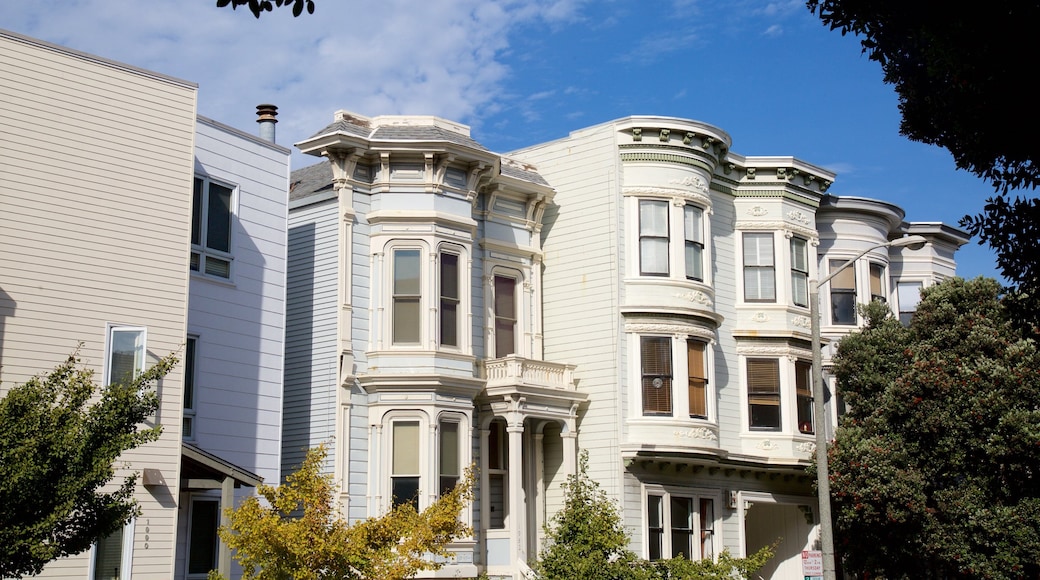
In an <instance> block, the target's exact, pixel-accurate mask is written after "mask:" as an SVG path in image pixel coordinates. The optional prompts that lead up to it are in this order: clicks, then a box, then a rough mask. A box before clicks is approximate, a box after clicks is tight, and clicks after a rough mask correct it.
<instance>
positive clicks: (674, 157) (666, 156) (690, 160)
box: [621, 145, 715, 171]
mask: <svg viewBox="0 0 1040 580" xmlns="http://www.w3.org/2000/svg"><path fill="white" fill-rule="evenodd" d="M641 147H642V148H645V147H646V146H645V145H644V146H641ZM665 147H666V146H665ZM684 153H687V151H684ZM688 153H690V154H688V155H679V154H676V153H663V152H662V153H659V152H654V151H631V152H622V153H621V161H622V162H625V161H628V162H633V161H655V162H659V163H675V164H676V165H686V166H689V167H698V168H701V169H704V170H705V171H712V170H713V167H712V166H713V165H714V164H715V163H714V161H713V160H711V159H703V158H704V157H705V156H704V155H696V153H694V152H693V151H689V152H688Z"/></svg>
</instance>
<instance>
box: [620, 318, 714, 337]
mask: <svg viewBox="0 0 1040 580" xmlns="http://www.w3.org/2000/svg"><path fill="white" fill-rule="evenodd" d="M625 332H628V333H631V334H672V335H687V336H695V337H697V338H700V339H703V340H707V341H714V340H715V332H714V331H712V330H709V329H707V328H703V327H700V326H697V325H694V324H681V323H679V324H677V323H675V322H662V323H657V322H626V323H625Z"/></svg>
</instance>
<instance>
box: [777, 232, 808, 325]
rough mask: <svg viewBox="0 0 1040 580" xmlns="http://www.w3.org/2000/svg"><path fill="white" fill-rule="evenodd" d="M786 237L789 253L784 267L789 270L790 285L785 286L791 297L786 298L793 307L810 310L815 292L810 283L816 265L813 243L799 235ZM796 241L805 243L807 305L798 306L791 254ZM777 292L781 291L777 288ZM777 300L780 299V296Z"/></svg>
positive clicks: (786, 255)
mask: <svg viewBox="0 0 1040 580" xmlns="http://www.w3.org/2000/svg"><path fill="white" fill-rule="evenodd" d="M786 237H787V252H786V253H785V256H784V264H783V265H784V267H785V269H786V270H787V273H788V282H789V283H788V284H786V285H784V286H785V288H784V291H785V292H786V293H787V294H788V295H789V296H787V297H786V298H785V301H786V300H789V301H790V303H791V305H792V306H794V307H795V308H805V309H808V308H809V300H810V296H811V295H812V290H813V289H812V288H811V287H810V282H811V281H812V279H813V264H814V259H813V258H814V256H813V251H812V250H811V248H812V241H811V240H810V239H808V238H806V237H805V236H802V235H797V234H788V235H787V236H786ZM795 239H799V240H801V241H803V242H805V304H797V303H796V302H795V301H794V300H795V292H794V274H795V268H794V259H793V257H792V255H791V254H792V249H793V246H794V240H795ZM778 286H780V285H778ZM777 291H778V292H779V291H780V289H779V288H777ZM777 298H778V299H779V296H778V297H777Z"/></svg>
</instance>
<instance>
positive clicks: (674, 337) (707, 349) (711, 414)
mask: <svg viewBox="0 0 1040 580" xmlns="http://www.w3.org/2000/svg"><path fill="white" fill-rule="evenodd" d="M636 324H638V323H636ZM669 330H673V332H669ZM674 330H680V329H670V328H664V327H662V328H661V329H660V330H659V331H654V330H653V329H652V328H650V329H646V330H640V331H635V330H633V329H632V328H627V329H626V333H627V334H628V335H629V343H628V349H629V352H630V353H632V354H631V356H630V358H629V361H630V362H629V365H628V367H629V373H630V375H629V376H630V379H629V385H630V388H629V390H628V391H629V393H630V395H629V397H628V398H629V400H630V402H629V411H630V417H632V418H633V419H634V420H636V421H652V422H665V421H668V422H676V423H685V424H687V425H698V426H699V425H712V426H717V425H718V409H717V404H718V401H717V396H716V393H715V341H714V339H712V338H710V337H709V336H707V334H706V333H707V332H708V331H707V330H705V331H704V332H696V330H695V329H694V327H690V328H683V329H681V331H680V332H674ZM644 337H648V338H649V337H657V338H665V337H667V338H669V339H670V341H671V353H672V414H671V415H644V414H643V361H642V339H643V338H644ZM688 340H696V341H699V342H703V343H704V373H705V375H706V376H707V379H708V384H707V387H706V396H707V399H708V400H707V408H706V411H707V413H708V417H707V418H706V419H702V418H698V417H690V413H689V409H690V393H689V377H690V374H689V372H690V369H689V360H688V359H687V352H686V342H687V341H688Z"/></svg>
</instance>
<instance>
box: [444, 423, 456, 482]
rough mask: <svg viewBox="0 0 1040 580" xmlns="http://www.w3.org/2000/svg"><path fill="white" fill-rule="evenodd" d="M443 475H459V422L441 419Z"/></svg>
mask: <svg viewBox="0 0 1040 580" xmlns="http://www.w3.org/2000/svg"><path fill="white" fill-rule="evenodd" d="M440 436H441V441H440V450H441V475H459V424H458V423H455V422H454V421H441V428H440Z"/></svg>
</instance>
